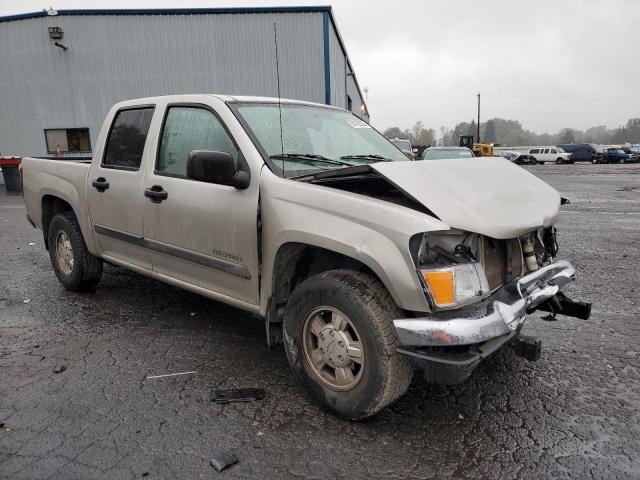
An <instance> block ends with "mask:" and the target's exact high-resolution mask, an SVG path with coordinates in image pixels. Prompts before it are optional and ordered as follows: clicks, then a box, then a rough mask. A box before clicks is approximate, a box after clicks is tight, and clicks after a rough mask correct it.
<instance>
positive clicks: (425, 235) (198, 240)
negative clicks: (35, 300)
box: [22, 95, 590, 419]
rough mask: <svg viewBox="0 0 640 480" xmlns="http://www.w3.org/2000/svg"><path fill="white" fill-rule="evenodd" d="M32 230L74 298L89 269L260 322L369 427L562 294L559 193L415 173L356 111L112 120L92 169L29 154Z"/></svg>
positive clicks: (533, 343)
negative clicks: (134, 278)
mask: <svg viewBox="0 0 640 480" xmlns="http://www.w3.org/2000/svg"><path fill="white" fill-rule="evenodd" d="M22 165H23V169H22V173H23V190H24V199H25V203H26V206H27V212H28V220H29V222H30V223H31V224H32V225H34V226H37V227H38V228H41V229H42V231H43V233H44V243H45V246H46V248H47V249H48V251H49V254H50V257H51V263H52V265H53V269H54V271H55V273H56V275H57V277H58V279H59V281H60V282H61V283H62V285H64V287H66V288H67V289H69V290H78V291H79V290H87V289H93V288H94V287H96V285H97V284H98V282H99V281H100V278H101V275H102V265H103V262H108V263H110V264H113V265H119V266H121V267H124V268H127V269H130V270H133V271H135V272H138V273H140V274H142V275H147V276H149V277H152V278H155V279H158V280H160V281H163V282H167V283H170V284H172V285H175V286H178V287H181V288H184V289H187V290H191V291H193V292H196V293H199V294H202V295H205V296H207V297H209V298H212V299H214V300H218V301H221V302H225V303H228V304H231V305H234V306H236V307H238V308H241V309H243V310H246V311H248V312H252V313H254V314H257V315H260V316H261V317H262V318H264V320H265V325H266V332H267V339H268V342H269V344H270V345H276V344H284V349H285V351H286V355H287V358H288V360H289V363H290V365H291V368H292V370H293V371H294V373H295V374H296V375H297V377H298V378H299V380H300V382H301V383H302V385H303V386H304V388H305V389H306V390H307V392H308V393H309V395H310V396H311V397H312V398H313V399H315V400H316V401H317V402H318V403H319V404H320V405H321V406H323V407H325V408H327V409H329V410H331V411H333V412H335V413H338V414H340V415H343V416H345V417H348V418H352V419H360V418H365V417H368V416H371V415H373V414H375V413H376V412H378V411H380V410H381V409H382V408H384V407H386V406H387V405H389V404H391V403H392V402H394V401H395V400H396V399H397V398H398V397H400V396H401V395H402V394H403V393H404V391H405V390H406V388H407V387H408V385H409V383H410V381H411V378H412V374H413V371H414V367H416V366H417V367H418V368H419V369H420V370H421V371H422V372H423V374H424V375H425V376H426V378H427V379H428V380H430V381H433V382H441V383H454V382H459V381H461V380H464V379H465V378H467V377H468V376H469V375H470V373H471V372H472V370H473V369H474V368H475V367H476V366H477V365H478V363H479V362H480V361H481V360H482V359H484V358H485V357H487V356H488V355H490V354H491V353H492V352H494V351H496V350H497V349H498V348H500V347H501V346H503V345H505V344H507V343H508V344H509V345H511V346H514V347H515V350H516V351H517V352H519V353H520V354H521V355H522V356H525V357H526V358H529V359H531V360H535V359H536V358H537V356H538V355H539V350H540V342H539V341H537V340H536V339H532V338H523V336H521V335H520V331H521V328H522V326H523V323H524V321H525V318H526V317H527V314H528V313H531V312H532V311H534V310H544V311H547V312H550V313H551V314H552V315H555V314H565V315H572V316H575V317H580V318H588V316H589V312H590V304H586V303H581V302H575V301H572V300H570V299H569V298H567V297H566V296H565V295H563V294H562V292H560V289H561V288H562V287H563V286H564V285H566V284H567V283H568V282H570V281H571V280H573V279H574V277H575V269H574V267H573V266H572V265H571V264H570V263H569V262H567V261H556V258H555V257H556V253H557V250H558V243H557V239H556V229H555V227H554V223H555V222H556V221H557V219H558V215H559V210H560V203H561V198H560V195H559V194H558V193H557V192H556V191H555V190H554V189H553V188H551V187H550V186H548V185H547V184H545V183H544V182H542V181H541V180H539V179H538V178H536V177H535V176H533V175H531V174H530V173H528V172H526V171H525V170H523V169H522V168H520V167H518V166H515V165H513V164H511V163H510V162H508V161H507V160H505V159H502V158H470V159H469V158H466V159H449V160H442V161H431V162H420V161H410V160H409V159H408V158H407V157H406V156H405V155H404V154H403V153H402V151H400V150H399V149H398V148H397V147H395V146H394V145H393V144H391V143H390V142H389V141H388V140H387V139H385V138H384V137H383V136H382V135H381V134H380V133H379V132H377V131H376V130H375V129H373V128H372V127H371V126H370V125H368V124H367V123H365V122H363V121H362V120H360V119H359V118H358V117H356V116H354V115H353V114H351V113H349V112H347V111H344V110H341V109H339V108H334V107H330V106H326V105H318V104H313V103H307V102H300V101H293V100H281V101H279V100H278V99H270V98H257V97H256V98H249V97H230V96H221V95H181V96H166V97H156V98H145V99H139V100H131V101H126V102H122V103H118V104H117V105H115V106H114V107H113V108H112V109H111V110H110V112H109V114H108V115H107V117H106V120H105V122H104V125H103V126H102V129H101V130H100V134H99V137H98V141H97V145H96V148H95V155H94V156H93V159H92V161H90V162H86V163H83V162H74V161H61V160H53V159H37V158H25V159H24V160H23V164H22Z"/></svg>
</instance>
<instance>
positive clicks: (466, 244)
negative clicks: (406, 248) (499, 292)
mask: <svg viewBox="0 0 640 480" xmlns="http://www.w3.org/2000/svg"><path fill="white" fill-rule="evenodd" d="M471 237H472V236H471V234H468V233H466V232H456V231H454V232H448V233H446V234H438V235H437V236H436V235H434V237H433V238H429V234H426V233H424V234H420V235H416V236H414V237H413V238H412V239H411V243H410V250H411V254H412V256H413V258H414V261H415V263H416V267H417V272H418V275H419V276H420V280H421V282H422V285H423V287H424V290H425V293H426V294H427V295H428V297H429V299H430V300H431V303H432V305H433V306H434V307H435V308H438V309H451V308H459V307H462V306H464V305H468V304H470V303H474V302H477V301H478V300H481V299H483V298H486V297H487V296H489V295H490V293H491V289H490V288H489V282H488V280H487V275H486V274H485V271H484V267H483V266H482V264H481V263H480V262H478V261H477V260H476V258H475V255H474V253H473V248H472V247H473V242H474V239H473V238H471Z"/></svg>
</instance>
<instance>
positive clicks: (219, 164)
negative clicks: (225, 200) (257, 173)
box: [187, 150, 251, 190]
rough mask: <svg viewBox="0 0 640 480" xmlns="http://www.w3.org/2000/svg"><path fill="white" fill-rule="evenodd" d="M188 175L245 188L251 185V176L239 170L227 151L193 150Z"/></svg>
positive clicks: (240, 188)
mask: <svg viewBox="0 0 640 480" xmlns="http://www.w3.org/2000/svg"><path fill="white" fill-rule="evenodd" d="M187 177H188V178H190V179H192V180H198V181H200V182H207V183H217V184H218V185H228V186H230V187H235V188H237V189H239V190H243V189H245V188H247V187H248V186H249V181H250V179H251V178H250V176H249V173H248V172H245V171H244V170H238V169H237V168H236V166H235V164H234V163H233V158H232V157H231V155H229V154H228V153H226V152H214V151H209V150H192V151H191V152H190V153H189V158H188V159H187Z"/></svg>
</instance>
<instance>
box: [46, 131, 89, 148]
mask: <svg viewBox="0 0 640 480" xmlns="http://www.w3.org/2000/svg"><path fill="white" fill-rule="evenodd" d="M44 135H45V139H46V142H47V153H52V154H61V153H69V152H79V153H90V152H91V141H90V140H89V129H88V128H59V129H53V128H52V129H46V130H45V131H44Z"/></svg>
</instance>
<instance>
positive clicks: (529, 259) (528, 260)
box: [520, 234, 539, 272]
mask: <svg viewBox="0 0 640 480" xmlns="http://www.w3.org/2000/svg"><path fill="white" fill-rule="evenodd" d="M520 243H521V244H522V256H523V257H524V264H525V267H527V272H535V271H536V270H538V268H539V267H538V259H537V258H536V252H535V249H534V247H533V236H532V235H531V234H529V235H526V236H524V237H522V238H521V239H520Z"/></svg>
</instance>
